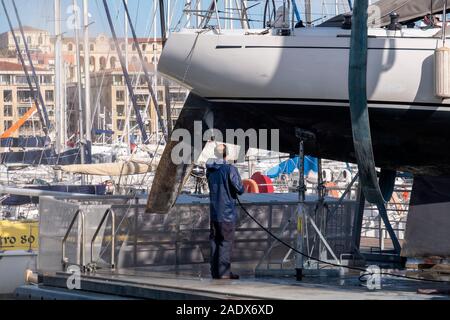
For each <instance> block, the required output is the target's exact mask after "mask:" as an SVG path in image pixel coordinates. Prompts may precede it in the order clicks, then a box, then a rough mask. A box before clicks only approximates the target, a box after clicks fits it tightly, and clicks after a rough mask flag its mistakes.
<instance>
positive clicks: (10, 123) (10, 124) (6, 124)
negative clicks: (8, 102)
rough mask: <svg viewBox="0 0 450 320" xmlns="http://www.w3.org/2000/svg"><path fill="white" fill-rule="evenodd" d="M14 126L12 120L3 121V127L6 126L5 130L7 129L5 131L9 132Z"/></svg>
mask: <svg viewBox="0 0 450 320" xmlns="http://www.w3.org/2000/svg"><path fill="white" fill-rule="evenodd" d="M12 125H13V122H12V120H6V121H3V126H4V128H5V131H6V130H8V129H9V128H11V127H12Z"/></svg>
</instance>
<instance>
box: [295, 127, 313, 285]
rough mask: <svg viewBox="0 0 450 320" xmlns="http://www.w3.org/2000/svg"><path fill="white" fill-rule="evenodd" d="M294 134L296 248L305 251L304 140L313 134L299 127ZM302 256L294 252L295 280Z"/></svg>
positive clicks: (300, 272)
mask: <svg viewBox="0 0 450 320" xmlns="http://www.w3.org/2000/svg"><path fill="white" fill-rule="evenodd" d="M295 135H296V136H297V138H298V139H299V140H300V141H299V152H298V156H299V161H298V162H299V178H298V209H297V250H298V251H299V252H305V248H304V239H305V222H306V215H307V214H306V206H305V200H306V184H305V145H304V144H305V141H307V140H313V139H315V135H314V134H313V133H311V132H307V131H304V130H301V129H297V130H296V132H295ZM303 269H304V257H303V255H301V254H296V259H295V274H296V279H297V281H301V280H302V279H303Z"/></svg>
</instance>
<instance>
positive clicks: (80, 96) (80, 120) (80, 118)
mask: <svg viewBox="0 0 450 320" xmlns="http://www.w3.org/2000/svg"><path fill="white" fill-rule="evenodd" d="M73 13H74V16H75V21H76V22H75V42H76V47H77V51H76V53H77V73H78V77H77V78H78V79H77V80H78V124H79V131H80V132H79V140H80V151H81V152H80V153H81V158H80V159H81V164H85V161H86V159H85V157H84V155H85V153H84V150H85V148H84V143H85V141H84V122H83V120H84V119H83V117H84V114H83V101H82V99H83V90H82V87H81V86H82V84H81V57H80V34H79V28H80V12H79V7H78V1H77V0H73Z"/></svg>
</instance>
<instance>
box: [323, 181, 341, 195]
mask: <svg viewBox="0 0 450 320" xmlns="http://www.w3.org/2000/svg"><path fill="white" fill-rule="evenodd" d="M336 187H337V185H336V183H334V182H327V183H325V188H326V189H327V195H329V196H331V197H333V198H340V195H339V191H338V190H336V189H335V188H336Z"/></svg>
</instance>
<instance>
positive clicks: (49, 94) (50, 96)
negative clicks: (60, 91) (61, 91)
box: [45, 90, 54, 102]
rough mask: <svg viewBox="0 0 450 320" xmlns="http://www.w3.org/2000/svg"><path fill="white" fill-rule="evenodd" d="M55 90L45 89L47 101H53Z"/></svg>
mask: <svg viewBox="0 0 450 320" xmlns="http://www.w3.org/2000/svg"><path fill="white" fill-rule="evenodd" d="M53 100H54V97H53V90H45V101H47V102H53Z"/></svg>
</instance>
